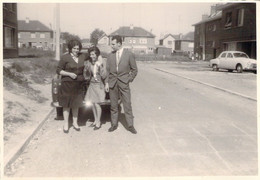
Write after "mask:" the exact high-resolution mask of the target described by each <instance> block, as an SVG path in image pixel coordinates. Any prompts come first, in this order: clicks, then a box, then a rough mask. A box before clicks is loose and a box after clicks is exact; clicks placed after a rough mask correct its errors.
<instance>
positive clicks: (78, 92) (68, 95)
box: [59, 81, 84, 108]
mask: <svg viewBox="0 0 260 180" xmlns="http://www.w3.org/2000/svg"><path fill="white" fill-rule="evenodd" d="M83 93H84V92H83V81H63V82H61V87H60V90H59V105H60V106H62V107H65V108H79V107H81V106H82V105H83V99H84V94H83Z"/></svg>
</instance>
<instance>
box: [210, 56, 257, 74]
mask: <svg viewBox="0 0 260 180" xmlns="http://www.w3.org/2000/svg"><path fill="white" fill-rule="evenodd" d="M209 66H210V67H212V69H213V71H218V70H219V69H227V70H228V71H229V72H232V71H233V70H236V71H237V72H238V73H242V72H243V71H253V72H254V73H256V71H257V68H256V67H257V63H256V60H255V59H251V58H249V57H248V55H247V54H246V53H244V52H241V51H223V52H222V53H221V54H220V55H219V56H218V57H217V58H216V59H212V60H210V61H209Z"/></svg>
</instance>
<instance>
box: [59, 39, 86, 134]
mask: <svg viewBox="0 0 260 180" xmlns="http://www.w3.org/2000/svg"><path fill="white" fill-rule="evenodd" d="M81 48H82V44H81V42H80V41H78V40H70V41H69V43H68V50H69V53H68V54H65V55H63V56H62V57H61V60H60V62H59V64H58V67H57V73H58V74H60V75H61V87H60V92H59V94H60V96H59V105H60V106H62V107H63V116H64V126H63V131H64V133H68V132H69V113H70V109H71V110H72V118H73V124H72V125H73V128H74V129H75V130H76V131H80V128H79V126H78V109H79V107H80V106H82V103H83V98H84V96H83V93H82V85H83V82H84V77H83V69H84V61H85V59H86V56H85V55H84V54H81V53H80V51H81Z"/></svg>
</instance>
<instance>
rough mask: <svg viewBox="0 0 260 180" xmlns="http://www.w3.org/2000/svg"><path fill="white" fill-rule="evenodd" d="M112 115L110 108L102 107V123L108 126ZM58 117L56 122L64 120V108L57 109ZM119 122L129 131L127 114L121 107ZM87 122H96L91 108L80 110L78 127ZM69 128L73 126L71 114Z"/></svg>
mask: <svg viewBox="0 0 260 180" xmlns="http://www.w3.org/2000/svg"><path fill="white" fill-rule="evenodd" d="M110 116H111V113H110V106H102V115H101V123H102V124H106V123H110V122H111V117H110ZM57 117H59V118H56V119H55V120H63V115H62V108H59V109H57ZM118 121H119V123H121V124H122V126H123V127H124V128H125V129H128V125H127V122H126V119H125V114H124V113H122V108H121V106H119V115H118ZM87 122H94V115H93V112H92V109H91V108H87V109H85V108H80V109H79V118H78V125H79V126H86V124H87ZM69 126H72V114H71V112H70V117H69Z"/></svg>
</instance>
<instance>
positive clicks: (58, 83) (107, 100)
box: [51, 74, 121, 120]
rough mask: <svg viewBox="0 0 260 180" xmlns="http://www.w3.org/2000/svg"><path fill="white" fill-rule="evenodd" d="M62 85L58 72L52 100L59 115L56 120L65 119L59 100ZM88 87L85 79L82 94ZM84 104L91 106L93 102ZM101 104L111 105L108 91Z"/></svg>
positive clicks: (84, 106) (103, 105)
mask: <svg viewBox="0 0 260 180" xmlns="http://www.w3.org/2000/svg"><path fill="white" fill-rule="evenodd" d="M60 87H61V75H58V74H56V75H55V76H54V78H53V79H52V102H51V106H52V107H55V108H56V112H57V116H56V118H55V119H56V120H62V119H63V108H62V107H61V106H59V102H58V96H59V89H60ZM87 89H88V82H87V81H85V82H84V83H83V85H82V96H85V95H86V92H87ZM120 103H121V100H119V102H118V104H119V108H120V111H121V106H120ZM83 104H84V105H83V106H82V107H80V108H84V109H87V108H90V107H91V104H89V103H83ZM99 104H100V105H101V107H105V106H110V98H109V93H106V97H105V101H104V102H100V103H99Z"/></svg>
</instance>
